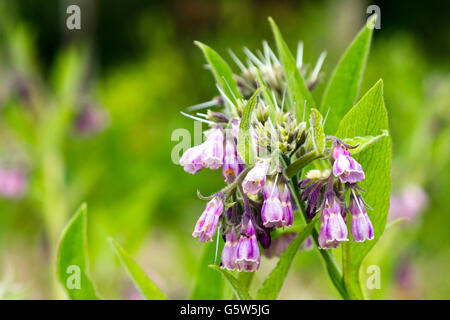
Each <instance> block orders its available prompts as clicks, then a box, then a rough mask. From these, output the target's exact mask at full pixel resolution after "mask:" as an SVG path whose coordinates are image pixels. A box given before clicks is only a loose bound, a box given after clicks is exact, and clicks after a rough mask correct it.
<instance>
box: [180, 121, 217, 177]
mask: <svg viewBox="0 0 450 320" xmlns="http://www.w3.org/2000/svg"><path fill="white" fill-rule="evenodd" d="M206 135H207V139H206V141H205V142H203V143H202V144H200V145H198V146H194V147H192V148H190V149H188V150H186V152H185V153H184V154H183V156H182V157H181V159H180V164H181V165H182V166H183V167H184V171H186V172H188V173H192V174H195V173H197V172H199V171H200V170H202V169H203V168H210V169H212V170H216V169H218V168H220V166H221V165H222V162H223V154H224V150H223V149H224V148H223V141H224V134H223V131H222V129H221V128H220V127H216V128H213V129H211V130H209V131H208V132H207V134H206Z"/></svg>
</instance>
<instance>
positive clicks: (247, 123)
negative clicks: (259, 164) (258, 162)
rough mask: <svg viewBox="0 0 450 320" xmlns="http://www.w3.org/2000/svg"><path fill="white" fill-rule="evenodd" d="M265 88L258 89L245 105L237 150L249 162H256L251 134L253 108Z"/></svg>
mask: <svg viewBox="0 0 450 320" xmlns="http://www.w3.org/2000/svg"><path fill="white" fill-rule="evenodd" d="M263 89H264V88H263V87H260V88H258V89H256V91H255V92H254V93H253V95H252V96H251V97H250V100H248V102H247V104H246V105H245V107H244V112H243V115H242V118H241V123H240V125H239V142H238V145H237V151H238V153H239V155H240V156H241V158H242V159H243V160H244V161H245V163H247V164H253V163H254V162H255V146H254V143H253V139H252V135H251V133H252V132H251V131H252V130H251V129H252V128H251V123H252V115H253V110H254V109H255V106H256V103H257V102H258V95H259V93H260V92H261V90H263Z"/></svg>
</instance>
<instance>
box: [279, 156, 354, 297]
mask: <svg viewBox="0 0 450 320" xmlns="http://www.w3.org/2000/svg"><path fill="white" fill-rule="evenodd" d="M281 161H282V163H283V166H284V167H285V168H289V159H285V158H282V159H281ZM299 169H301V168H299ZM297 172H298V169H297ZM297 184H298V179H297V175H296V174H294V176H293V177H292V178H291V180H289V182H288V185H289V188H290V189H291V193H292V196H293V197H294V200H295V203H296V204H297V207H298V208H299V209H300V210H301V211H302V213H303V215H301V217H302V218H303V222H304V223H305V224H306V221H307V218H306V211H305V204H304V203H303V201H301V200H300V195H299V192H298V188H297V187H296V186H297ZM312 237H313V239H314V243H315V244H316V248H317V249H318V250H319V253H320V255H321V256H322V259H323V260H324V262H325V266H326V268H327V271H328V275H329V276H330V279H331V281H332V282H333V285H334V286H335V288H336V289H337V291H338V292H339V294H340V295H341V297H342V298H343V299H345V300H348V299H349V296H348V293H347V290H346V288H345V284H344V280H343V276H342V272H341V271H340V269H339V266H338V265H337V263H336V260H335V259H334V256H333V254H332V253H331V252H330V251H329V250H321V249H319V240H318V237H319V234H318V232H317V230H316V229H315V228H314V229H313V231H312Z"/></svg>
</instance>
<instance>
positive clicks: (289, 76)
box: [269, 18, 315, 121]
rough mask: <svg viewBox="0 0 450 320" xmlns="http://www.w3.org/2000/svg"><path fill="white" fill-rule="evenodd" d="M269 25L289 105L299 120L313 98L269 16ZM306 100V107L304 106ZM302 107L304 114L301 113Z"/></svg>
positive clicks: (311, 104)
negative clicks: (285, 84) (286, 87)
mask: <svg viewBox="0 0 450 320" xmlns="http://www.w3.org/2000/svg"><path fill="white" fill-rule="evenodd" d="M269 22H270V25H271V27H272V32H273V35H274V38H275V43H276V45H277V49H278V54H279V56H280V58H281V63H282V64H283V69H284V73H285V75H286V82H287V85H288V94H289V97H290V99H291V105H292V106H295V110H292V111H293V112H294V114H295V115H296V116H297V119H298V120H299V121H301V120H302V119H303V117H304V118H305V119H307V117H308V115H309V109H310V108H312V107H314V106H315V104H314V100H313V97H312V96H311V93H310V92H309V90H308V88H307V87H306V85H305V81H304V80H303V77H302V75H301V74H300V70H298V68H297V64H296V62H295V59H294V56H293V55H292V53H291V52H290V51H289V48H288V46H287V44H286V42H285V41H284V39H283V36H282V35H281V32H280V30H279V29H278V27H277V25H276V24H275V21H273V19H272V18H269ZM305 101H306V108H304V105H305ZM303 109H304V110H305V112H306V114H305V115H304V114H303Z"/></svg>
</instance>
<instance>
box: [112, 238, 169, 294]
mask: <svg viewBox="0 0 450 320" xmlns="http://www.w3.org/2000/svg"><path fill="white" fill-rule="evenodd" d="M109 241H110V242H111V245H112V247H113V249H114V252H115V253H116V255H117V257H118V258H119V259H120V262H121V263H122V265H123V267H124V268H125V270H126V272H127V274H128V275H129V276H130V278H131V280H133V283H134V285H135V286H136V288H137V289H138V290H139V292H140V293H141V294H142V295H143V296H144V297H145V298H146V299H148V300H166V299H167V298H166V295H165V294H164V293H163V292H162V291H161V290H160V289H159V288H158V287H157V286H156V285H155V283H154V282H153V281H152V280H150V278H149V277H148V276H147V275H146V273H145V272H144V270H142V268H141V267H140V266H139V265H138V264H137V263H136V262H135V261H134V260H133V258H131V257H130V255H129V254H128V253H127V252H126V251H125V250H124V249H123V248H122V247H121V246H120V245H119V244H118V243H117V242H116V241H115V240H114V239H109Z"/></svg>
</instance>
